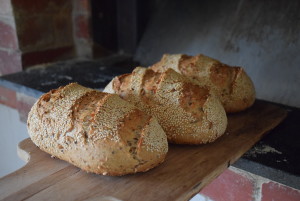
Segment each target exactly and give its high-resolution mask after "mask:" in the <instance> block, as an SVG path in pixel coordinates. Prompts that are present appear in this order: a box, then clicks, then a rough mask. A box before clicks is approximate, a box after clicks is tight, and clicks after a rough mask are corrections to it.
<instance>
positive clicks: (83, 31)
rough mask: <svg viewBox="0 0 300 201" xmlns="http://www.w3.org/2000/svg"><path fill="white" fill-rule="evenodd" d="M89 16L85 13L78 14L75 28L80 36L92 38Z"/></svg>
mask: <svg viewBox="0 0 300 201" xmlns="http://www.w3.org/2000/svg"><path fill="white" fill-rule="evenodd" d="M89 25H90V24H89V18H88V17H87V16H85V15H78V16H77V17H76V18H75V30H76V36H77V37H78V38H85V39H89V38H90V26H89Z"/></svg>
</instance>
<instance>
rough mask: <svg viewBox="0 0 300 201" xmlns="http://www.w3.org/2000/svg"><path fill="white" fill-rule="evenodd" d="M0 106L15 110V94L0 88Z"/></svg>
mask: <svg viewBox="0 0 300 201" xmlns="http://www.w3.org/2000/svg"><path fill="white" fill-rule="evenodd" d="M0 104H3V105H6V106H8V107H11V108H15V109H16V108H17V98H16V92H15V91H13V90H10V89H7V88H4V87H1V86H0Z"/></svg>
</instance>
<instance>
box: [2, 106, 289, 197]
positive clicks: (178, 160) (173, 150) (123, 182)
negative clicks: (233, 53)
mask: <svg viewBox="0 0 300 201" xmlns="http://www.w3.org/2000/svg"><path fill="white" fill-rule="evenodd" d="M286 115H287V112H286V111H285V110H284V109H282V108H280V107H279V106H276V105H274V104H271V103H268V102H264V101H256V102H255V104H254V106H253V107H251V108H250V109H248V110H247V111H244V112H241V113H238V114H232V115H229V116H228V120H229V124H228V128H227V131H226V134H225V135H224V136H222V137H221V138H219V139H218V140H217V141H215V142H214V143H211V144H207V145H201V146H187V145H170V148H169V153H168V155H167V158H166V161H165V162H164V163H163V164H162V165H160V166H158V167H156V168H154V169H152V170H150V171H148V172H146V173H138V174H135V175H127V176H121V177H112V176H102V175H95V174H92V173H86V172H84V171H81V170H80V169H78V168H76V167H75V166H73V165H70V164H68V163H67V162H64V161H61V160H59V159H54V158H51V157H50V155H49V154H46V153H44V152H42V151H40V150H39V149H38V148H37V147H36V146H35V145H34V144H33V143H32V141H31V140H30V139H29V138H28V139H26V140H24V141H22V142H21V143H20V144H19V155H20V156H21V157H22V158H23V159H25V160H27V161H28V163H27V164H26V165H25V166H24V167H23V168H21V169H19V170H17V171H16V172H14V173H12V174H9V175H7V176H5V177H3V178H1V179H0V199H1V200H14V201H15V200H64V201H67V200H103V201H107V200H111V201H113V200H114V201H116V200H124V201H125V200H126V201H127V200H128V201H129V200H130V201H132V200H133V201H134V200H144V201H146V200H151V201H152V200H171V201H174V200H189V199H190V198H191V197H193V196H194V195H195V194H196V193H198V192H199V191H200V190H201V189H202V188H203V187H204V186H205V185H207V184H208V183H209V182H211V181H212V180H213V179H214V178H216V177H217V176H218V175H220V174H221V173H222V172H223V171H224V170H225V169H226V168H227V167H228V166H229V165H231V164H232V163H234V162H235V161H236V160H237V159H238V158H240V157H241V156H242V155H243V154H244V153H245V152H246V151H247V150H249V149H250V148H251V147H252V146H253V145H254V144H255V143H256V142H257V141H259V140H260V139H261V137H262V136H263V135H264V134H266V133H267V132H268V131H270V130H271V129H273V128H274V127H276V126H277V125H278V124H279V123H280V122H281V121H282V120H283V119H284V118H285V117H286Z"/></svg>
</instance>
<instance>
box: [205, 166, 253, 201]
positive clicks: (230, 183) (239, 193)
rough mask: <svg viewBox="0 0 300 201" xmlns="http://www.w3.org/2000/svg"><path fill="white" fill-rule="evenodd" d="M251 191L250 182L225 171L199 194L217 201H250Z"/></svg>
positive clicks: (251, 185) (251, 198) (251, 184)
mask: <svg viewBox="0 0 300 201" xmlns="http://www.w3.org/2000/svg"><path fill="white" fill-rule="evenodd" d="M253 189H254V185H253V183H252V181H251V180H249V179H248V178H246V177H244V176H242V175H239V174H237V173H234V172H232V171H230V170H226V171H224V172H223V173H222V174H221V175H220V176H219V177H218V178H216V179H215V180H214V181H212V182H211V183H210V184H209V185H208V186H206V187H205V188H204V189H202V190H201V192H200V194H203V195H205V196H207V197H209V198H210V199H213V200H217V201H241V200H243V201H247V200H249V201H251V200H253V197H252V195H253Z"/></svg>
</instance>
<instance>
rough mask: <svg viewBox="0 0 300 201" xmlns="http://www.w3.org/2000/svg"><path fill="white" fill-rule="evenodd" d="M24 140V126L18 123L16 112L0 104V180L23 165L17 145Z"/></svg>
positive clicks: (25, 133) (26, 136) (25, 129)
mask: <svg viewBox="0 0 300 201" xmlns="http://www.w3.org/2000/svg"><path fill="white" fill-rule="evenodd" d="M25 138H28V133H27V128H26V124H25V123H23V122H20V120H19V113H18V111H17V110H14V109H12V108H9V107H7V106H5V105H2V104H0V178H1V177H3V176H5V175H7V174H9V173H11V172H14V171H15V170H17V169H19V168H20V167H22V166H23V165H25V162H24V161H22V160H21V159H20V158H19V157H18V155H17V146H18V143H19V142H21V141H22V140H23V139H25Z"/></svg>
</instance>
